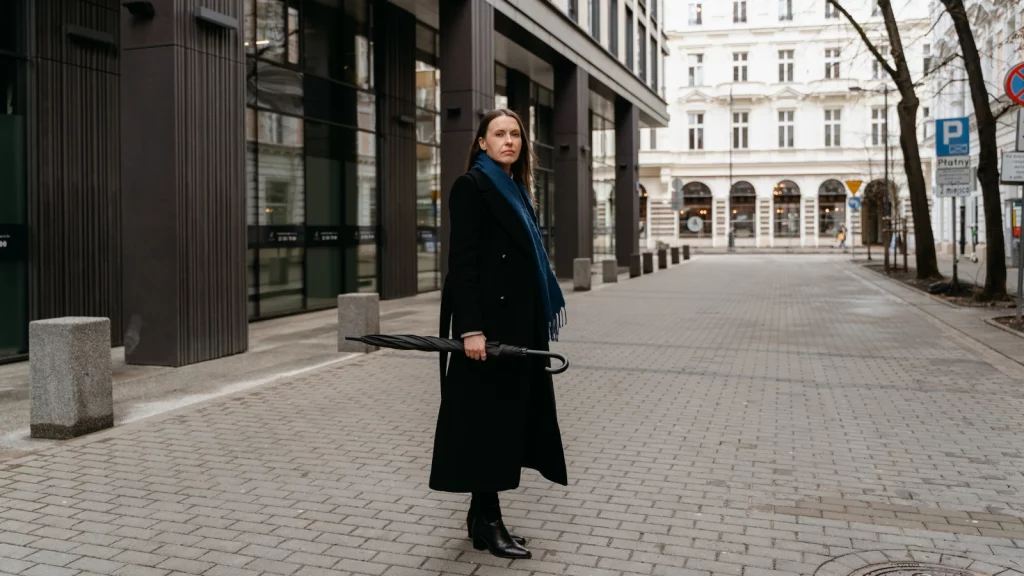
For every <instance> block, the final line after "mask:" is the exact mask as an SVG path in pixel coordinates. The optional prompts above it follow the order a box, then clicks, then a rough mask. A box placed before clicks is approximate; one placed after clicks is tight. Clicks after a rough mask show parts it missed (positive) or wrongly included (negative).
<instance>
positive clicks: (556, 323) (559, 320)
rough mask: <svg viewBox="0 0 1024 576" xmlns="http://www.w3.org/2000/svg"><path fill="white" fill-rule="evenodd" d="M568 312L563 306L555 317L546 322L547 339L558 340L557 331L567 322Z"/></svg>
mask: <svg viewBox="0 0 1024 576" xmlns="http://www.w3.org/2000/svg"><path fill="white" fill-rule="evenodd" d="M568 318H569V313H568V312H566V310H565V307H564V306H563V307H562V308H561V309H560V310H559V311H558V312H557V313H555V317H554V318H552V319H551V320H550V321H549V322H548V340H549V341H551V342H558V331H559V330H561V329H562V328H563V327H564V326H565V325H566V324H567V322H568Z"/></svg>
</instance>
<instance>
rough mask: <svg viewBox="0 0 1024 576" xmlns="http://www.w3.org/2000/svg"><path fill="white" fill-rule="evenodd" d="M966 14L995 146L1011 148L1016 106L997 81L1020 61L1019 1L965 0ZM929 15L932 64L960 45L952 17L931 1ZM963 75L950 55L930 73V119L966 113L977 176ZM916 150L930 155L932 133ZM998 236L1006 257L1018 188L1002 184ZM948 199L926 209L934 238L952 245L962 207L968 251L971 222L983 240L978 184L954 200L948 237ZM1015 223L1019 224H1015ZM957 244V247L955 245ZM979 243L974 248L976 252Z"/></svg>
mask: <svg viewBox="0 0 1024 576" xmlns="http://www.w3.org/2000/svg"><path fill="white" fill-rule="evenodd" d="M966 5H967V8H968V11H967V14H968V16H969V17H970V20H971V27H972V29H973V31H974V36H975V42H976V44H977V46H978V51H979V53H980V54H981V66H982V70H983V73H984V76H985V81H986V85H987V88H988V92H989V102H990V106H991V108H992V112H993V114H1000V113H1002V116H1000V118H999V119H998V120H997V131H996V144H997V145H998V147H999V149H1000V150H1013V147H1014V135H1015V131H1016V127H1015V122H1016V117H1017V110H1018V109H1019V107H1016V106H1013V107H1011V106H1010V100H1009V98H1008V97H1007V96H1006V94H1005V92H1004V89H1003V81H1004V79H1005V78H1006V74H1007V72H1008V71H1009V69H1010V67H1011V66H1013V65H1014V64H1017V63H1019V62H1021V61H1022V60H1024V37H1022V35H1021V29H1022V26H1024V3H1021V2H1020V0H968V1H967V2H966ZM932 19H933V21H935V22H936V26H935V29H934V35H933V39H932V45H933V46H934V47H935V48H934V50H933V51H934V53H935V60H936V62H944V61H945V60H946V59H947V58H948V57H949V56H950V55H954V54H959V52H960V44H959V41H958V40H957V37H956V31H955V30H953V21H952V20H951V19H950V18H949V16H948V15H947V14H946V13H945V11H944V10H943V9H942V5H941V4H939V3H936V6H935V7H934V8H933V12H932ZM966 78H967V73H966V72H965V70H964V67H963V62H962V60H960V59H959V58H954V59H952V60H951V61H950V63H949V64H948V65H947V66H944V67H942V68H940V69H938V70H937V71H936V73H935V74H933V75H932V77H931V84H930V88H931V92H932V94H933V95H934V110H935V117H936V118H955V117H964V116H967V117H969V118H970V121H971V155H972V160H971V162H972V170H973V171H974V174H975V175H976V174H977V169H978V153H979V151H980V147H979V145H978V126H977V121H976V119H975V117H974V102H973V101H972V99H971V92H970V87H969V86H968V84H967V81H966ZM921 148H922V150H925V151H927V153H928V154H929V155H934V153H935V141H934V135H932V138H930V139H929V140H928V141H926V142H922V143H921ZM1001 192H1002V194H1001V195H1002V198H1003V236H1004V240H1005V242H1006V254H1007V256H1009V255H1010V242H1011V238H1012V225H1013V219H1012V205H1013V203H1014V201H1015V200H1019V199H1020V188H1019V187H1017V186H1010V185H1003V186H1002V189H1001ZM952 204H953V203H952V201H950V200H948V199H942V200H941V201H940V200H939V199H935V208H934V209H933V210H932V225H933V232H934V233H935V240H936V242H937V243H938V244H939V248H940V250H942V251H943V252H945V253H947V254H948V253H950V252H951V250H952V248H953V244H954V243H959V241H960V220H961V217H960V213H959V207H960V206H963V207H964V219H965V222H964V224H965V226H964V228H965V230H964V232H965V236H966V250H965V253H967V254H970V253H971V251H972V248H971V244H972V241H971V228H972V227H974V226H977V228H978V240H979V243H982V244H983V243H984V240H985V208H984V205H983V203H982V199H981V186H980V185H979V183H978V181H977V178H976V177H975V178H972V179H971V196H970V197H969V198H965V199H962V200H958V201H957V206H958V213H957V216H956V217H957V231H956V234H957V235H956V238H955V239H954V238H953V222H952V215H951V212H952ZM1017 226H1018V227H1019V226H1020V223H1017ZM958 248H959V247H958ZM982 249H983V247H982V246H979V247H978V250H979V251H981V250H982Z"/></svg>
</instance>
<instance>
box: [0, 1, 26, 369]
mask: <svg viewBox="0 0 1024 576" xmlns="http://www.w3.org/2000/svg"><path fill="white" fill-rule="evenodd" d="M5 4H11V2H9V1H8V2H5ZM10 9H11V6H5V7H4V8H2V9H0V10H2V11H3V12H7V14H4V16H9V12H10ZM6 24H7V22H2V21H0V28H2V27H5V26H6ZM5 40H10V38H5V39H3V40H0V42H4V41H5ZM7 46H9V47H11V48H13V47H14V45H13V43H11V44H7ZM24 78H25V71H24V62H23V61H22V60H18V59H15V58H12V57H7V56H3V55H0V358H4V357H9V356H14V355H19V354H24V353H26V352H28V244H27V243H28V232H27V226H26V223H27V221H26V217H27V206H28V204H27V200H28V197H27V187H26V165H25V102H24V94H23V90H24V86H25V82H24Z"/></svg>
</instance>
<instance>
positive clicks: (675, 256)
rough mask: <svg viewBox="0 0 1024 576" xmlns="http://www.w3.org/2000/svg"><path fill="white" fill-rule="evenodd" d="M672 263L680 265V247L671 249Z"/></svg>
mask: <svg viewBox="0 0 1024 576" xmlns="http://www.w3.org/2000/svg"><path fill="white" fill-rule="evenodd" d="M671 253H672V263H673V264H679V246H673V247H672V249H671Z"/></svg>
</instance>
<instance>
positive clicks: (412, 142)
mask: <svg viewBox="0 0 1024 576" xmlns="http://www.w3.org/2000/svg"><path fill="white" fill-rule="evenodd" d="M660 2H662V0H635V1H632V0H590V1H589V2H585V3H582V4H584V5H581V3H580V2H577V1H576V0H553V1H549V0H518V1H517V2H514V3H513V2H508V1H506V0H391V1H387V0H152V1H144V0H143V1H136V0H132V1H129V0H3V1H0V361H3V360H17V359H22V358H25V356H26V354H27V353H28V349H27V347H28V338H27V335H28V323H29V322H30V321H32V320H36V319H43V318H53V317H61V316H103V317H108V318H110V319H111V327H112V330H111V331H112V338H113V341H112V342H111V344H112V345H113V346H122V345H123V346H124V347H125V355H126V358H127V360H128V362H129V363H135V364H153V365H168V366H180V365H184V364H190V363H195V362H200V361H204V360H209V359H213V358H218V357H222V356H226V355H229V354H235V353H239V352H243V351H245V350H246V348H247V345H248V335H247V334H248V323H249V322H250V321H252V320H258V319H263V318H271V317H275V316H280V315H285V314H295V313H299V312H304V311H310V310H318V309H323V308H330V307H332V306H334V305H335V302H336V296H337V295H338V294H341V293H347V292H357V291H363V292H377V293H379V294H380V295H381V297H382V298H400V297H405V296H411V295H414V294H416V293H418V292H425V291H431V290H437V289H439V288H440V285H441V282H442V278H443V273H444V262H445V259H446V251H445V250H446V243H445V237H446V232H447V214H446V213H445V210H444V207H445V205H446V204H445V202H446V196H447V192H448V189H449V188H450V186H451V184H452V182H453V181H454V180H455V178H457V177H458V175H460V174H461V173H463V171H464V170H465V159H466V153H467V152H468V148H469V144H470V141H471V139H472V136H473V132H474V131H475V128H476V124H477V122H478V121H479V119H480V117H481V116H482V115H483V114H484V113H485V112H486V111H487V110H489V109H491V108H494V107H495V106H505V107H508V108H511V109H513V110H516V111H517V112H519V113H520V115H521V116H522V117H523V119H524V122H525V123H527V124H528V133H529V137H530V138H531V140H532V142H533V143H534V145H535V148H536V150H537V153H538V156H539V159H540V163H539V166H538V168H537V178H536V182H537V185H536V189H535V190H534V192H535V195H536V196H537V198H538V203H539V214H538V215H539V218H540V221H541V224H542V228H543V233H544V236H545V241H546V242H547V243H548V250H549V252H550V254H551V255H552V262H553V263H554V265H555V269H556V272H557V274H558V275H559V276H563V277H564V276H571V273H572V261H573V259H574V258H577V257H593V258H595V259H602V258H616V259H618V260H619V262H620V263H622V264H624V263H625V261H626V259H627V258H628V256H629V254H630V253H633V252H636V251H637V250H638V218H639V214H640V210H639V198H638V194H637V152H638V149H639V143H638V139H639V128H640V127H641V126H645V127H661V126H666V125H667V123H668V112H667V107H666V104H665V101H664V89H663V87H662V86H661V85H660V84H659V78H664V58H663V54H664V53H665V49H664V45H665V44H664V35H663V34H662V32H661V24H660V22H659V14H661V13H663V11H662V10H659V9H660V8H661V6H660ZM634 30H638V31H640V32H639V33H640V34H641V37H639V38H638V37H636V36H635V34H632V33H630V32H629V31H634ZM648 35H649V37H648ZM648 55H649V57H648Z"/></svg>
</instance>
